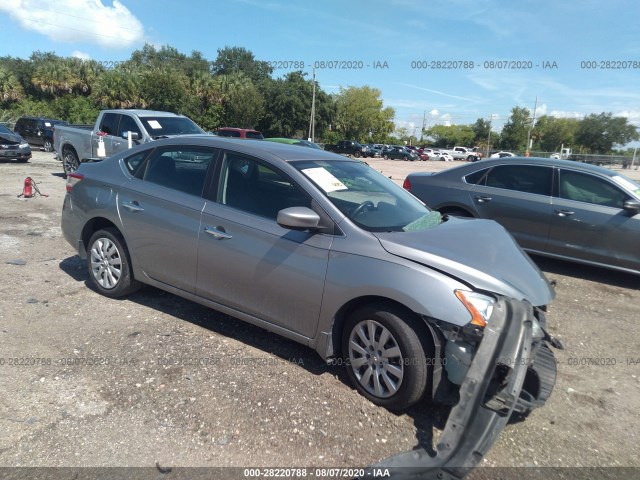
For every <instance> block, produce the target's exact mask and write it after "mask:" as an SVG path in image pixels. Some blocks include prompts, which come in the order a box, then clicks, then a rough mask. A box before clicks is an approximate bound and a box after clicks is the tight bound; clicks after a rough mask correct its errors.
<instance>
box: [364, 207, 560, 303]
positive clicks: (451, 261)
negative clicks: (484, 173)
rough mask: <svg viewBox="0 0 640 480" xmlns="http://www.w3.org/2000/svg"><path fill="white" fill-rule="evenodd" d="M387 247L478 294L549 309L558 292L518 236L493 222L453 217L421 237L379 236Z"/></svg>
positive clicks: (410, 234) (404, 234) (419, 234)
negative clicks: (470, 287) (481, 291)
mask: <svg viewBox="0 0 640 480" xmlns="http://www.w3.org/2000/svg"><path fill="white" fill-rule="evenodd" d="M374 235H375V236H376V237H377V238H378V240H379V241H380V243H381V244H382V247H383V248H384V249H385V250H386V251H387V252H389V253H391V254H393V255H397V256H399V257H402V258H406V259H408V260H412V261H414V262H418V263H420V264H422V265H425V266H427V267H430V268H433V269H435V270H439V271H442V272H444V273H445V274H448V275H451V276H454V277H456V278H457V279H459V280H460V281H462V282H464V283H467V284H470V285H471V286H473V287H474V288H475V289H479V290H485V291H489V292H494V293H498V294H500V295H505V296H508V297H511V298H515V299H518V300H520V299H524V300H527V301H528V302H530V303H531V304H532V305H535V306H542V305H546V304H548V303H549V302H550V301H551V300H552V299H553V298H554V297H555V293H554V291H553V288H552V287H551V285H550V284H549V281H548V280H547V278H546V277H545V276H544V274H543V273H542V272H541V271H540V269H539V268H538V267H537V266H536V264H535V263H533V261H532V260H531V259H530V258H529V256H528V255H527V254H526V253H524V251H523V250H522V249H521V248H520V247H519V246H518V245H517V244H516V242H515V240H514V239H513V237H512V236H511V235H510V234H509V233H508V232H507V231H506V230H505V229H504V228H503V227H502V226H501V225H499V224H498V223H497V222H494V221H493V220H480V219H459V218H455V217H449V218H448V220H447V221H445V222H442V223H441V224H440V225H438V226H436V227H434V228H431V229H428V230H424V231H419V232H375V233H374Z"/></svg>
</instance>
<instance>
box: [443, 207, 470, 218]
mask: <svg viewBox="0 0 640 480" xmlns="http://www.w3.org/2000/svg"><path fill="white" fill-rule="evenodd" d="M439 212H440V213H441V214H442V215H452V216H454V217H463V218H472V217H473V215H471V214H470V213H469V212H467V211H466V210H464V209H462V208H455V207H452V208H443V209H442V210H439Z"/></svg>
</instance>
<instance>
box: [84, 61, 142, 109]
mask: <svg viewBox="0 0 640 480" xmlns="http://www.w3.org/2000/svg"><path fill="white" fill-rule="evenodd" d="M91 96H92V97H93V98H95V100H96V101H97V102H98V104H99V105H101V106H102V107H103V108H145V107H146V103H145V101H144V100H143V98H142V97H141V93H140V77H139V75H138V74H136V73H134V72H132V71H131V70H127V69H124V68H116V69H113V70H107V71H105V72H103V73H102V74H101V75H100V76H99V77H98V78H97V80H96V82H95V84H94V87H93V90H92V94H91Z"/></svg>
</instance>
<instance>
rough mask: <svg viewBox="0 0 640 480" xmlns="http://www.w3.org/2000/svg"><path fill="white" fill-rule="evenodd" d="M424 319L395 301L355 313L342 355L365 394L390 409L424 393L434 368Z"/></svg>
mask: <svg viewBox="0 0 640 480" xmlns="http://www.w3.org/2000/svg"><path fill="white" fill-rule="evenodd" d="M418 325H419V324H418V323H417V321H416V320H415V319H414V318H412V315H411V313H410V312H406V311H404V310H402V309H400V308H397V307H394V306H389V305H369V306H366V307H363V308H360V309H359V310H356V311H355V312H354V313H353V314H352V315H351V316H350V317H349V319H348V320H347V322H346V324H345V327H344V330H343V333H342V355H343V357H344V361H345V368H346V373H347V376H348V377H349V380H350V381H351V383H352V385H354V386H355V388H356V390H358V392H359V393H360V394H362V395H363V396H364V397H366V398H368V399H369V400H371V401H372V402H373V403H375V404H377V405H380V406H383V407H385V408H388V409H390V410H403V409H405V408H408V407H409V406H411V405H413V404H415V403H416V402H418V401H419V400H420V399H421V398H422V396H423V395H424V393H425V390H426V388H427V380H428V378H427V377H428V370H427V360H426V359H427V355H426V348H425V343H424V341H423V340H424V339H421V338H420V337H419V334H418V332H419V331H421V329H420V328H419V326H418Z"/></svg>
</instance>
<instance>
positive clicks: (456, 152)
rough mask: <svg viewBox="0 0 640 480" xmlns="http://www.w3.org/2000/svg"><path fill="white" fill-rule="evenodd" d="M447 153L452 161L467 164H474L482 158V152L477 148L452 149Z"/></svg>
mask: <svg viewBox="0 0 640 480" xmlns="http://www.w3.org/2000/svg"><path fill="white" fill-rule="evenodd" d="M449 153H450V154H451V156H452V157H453V159H454V160H466V161H467V162H475V161H477V160H480V159H481V158H482V152H480V151H479V149H478V148H467V147H453V148H452V149H451V150H449Z"/></svg>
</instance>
